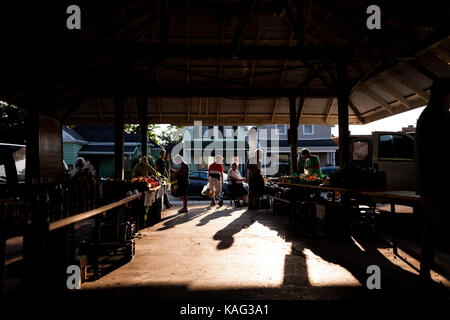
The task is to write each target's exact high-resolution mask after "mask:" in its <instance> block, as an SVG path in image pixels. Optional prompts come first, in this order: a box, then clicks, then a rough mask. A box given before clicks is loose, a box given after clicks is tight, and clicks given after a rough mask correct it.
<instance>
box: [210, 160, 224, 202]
mask: <svg viewBox="0 0 450 320" xmlns="http://www.w3.org/2000/svg"><path fill="white" fill-rule="evenodd" d="M215 160H216V161H215V162H213V163H211V164H210V165H209V168H208V182H209V187H210V190H211V192H212V199H211V206H215V205H216V201H215V198H217V197H218V196H219V195H220V194H221V193H222V187H223V166H222V163H221V162H222V160H223V157H222V156H220V155H217V156H216V158H215Z"/></svg>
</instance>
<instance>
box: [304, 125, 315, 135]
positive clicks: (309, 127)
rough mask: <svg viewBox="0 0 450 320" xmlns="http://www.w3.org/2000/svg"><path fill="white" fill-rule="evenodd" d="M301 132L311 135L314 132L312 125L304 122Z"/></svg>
mask: <svg viewBox="0 0 450 320" xmlns="http://www.w3.org/2000/svg"><path fill="white" fill-rule="evenodd" d="M303 134H304V135H313V134H314V127H313V125H312V124H305V125H304V126H303Z"/></svg>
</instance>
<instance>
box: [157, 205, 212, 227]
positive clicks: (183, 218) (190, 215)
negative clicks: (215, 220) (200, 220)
mask: <svg viewBox="0 0 450 320" xmlns="http://www.w3.org/2000/svg"><path fill="white" fill-rule="evenodd" d="M210 211H211V209H210V208H209V207H206V208H196V209H191V210H189V212H186V213H183V214H177V215H176V216H175V217H174V218H173V219H170V220H167V221H166V222H164V224H163V226H162V227H160V228H158V229H157V230H156V231H164V230H167V229H171V228H175V226H177V225H180V224H183V223H186V222H189V221H191V220H193V219H195V218H197V217H199V216H201V215H204V214H205V213H208V212H210Z"/></svg>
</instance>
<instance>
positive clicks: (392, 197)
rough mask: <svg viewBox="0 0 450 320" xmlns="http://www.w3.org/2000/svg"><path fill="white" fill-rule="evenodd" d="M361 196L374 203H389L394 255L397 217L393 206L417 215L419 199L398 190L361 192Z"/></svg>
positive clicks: (405, 191)
mask: <svg viewBox="0 0 450 320" xmlns="http://www.w3.org/2000/svg"><path fill="white" fill-rule="evenodd" d="M361 194H363V195H366V196H369V197H371V198H372V199H373V200H374V201H375V202H376V203H390V205H391V215H392V220H393V228H392V247H393V251H394V254H395V255H398V253H397V247H398V237H397V226H398V223H397V217H396V214H395V205H396V204H399V205H405V206H408V207H412V208H413V210H414V214H418V213H419V212H420V210H421V204H422V202H421V199H420V196H419V195H417V194H416V193H415V192H414V191H407V190H399V191H362V192H361Z"/></svg>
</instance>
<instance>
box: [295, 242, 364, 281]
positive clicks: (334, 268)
mask: <svg viewBox="0 0 450 320" xmlns="http://www.w3.org/2000/svg"><path fill="white" fill-rule="evenodd" d="M303 254H304V255H305V258H306V267H307V271H308V280H309V282H310V283H311V285H313V286H317V287H322V286H334V287H337V286H347V287H348V286H360V285H361V283H360V282H359V281H358V280H357V279H356V278H355V277H354V276H353V275H352V274H351V273H350V272H349V271H348V270H347V269H345V268H343V267H341V266H340V265H337V264H334V263H330V262H327V261H325V260H323V259H322V258H321V257H319V256H318V255H316V254H314V253H313V252H312V251H311V250H309V249H304V250H303Z"/></svg>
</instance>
